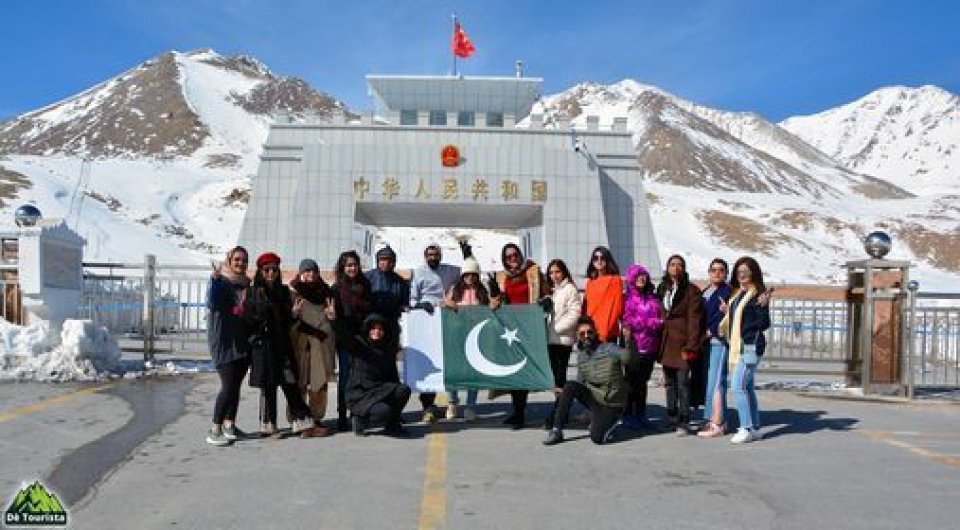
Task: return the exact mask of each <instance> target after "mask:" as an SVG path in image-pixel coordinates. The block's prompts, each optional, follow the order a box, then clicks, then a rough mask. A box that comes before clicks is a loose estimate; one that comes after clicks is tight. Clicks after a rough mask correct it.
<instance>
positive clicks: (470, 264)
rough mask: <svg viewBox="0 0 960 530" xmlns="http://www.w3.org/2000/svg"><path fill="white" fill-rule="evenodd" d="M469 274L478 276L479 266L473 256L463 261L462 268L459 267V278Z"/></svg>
mask: <svg viewBox="0 0 960 530" xmlns="http://www.w3.org/2000/svg"><path fill="white" fill-rule="evenodd" d="M470 273H473V274H476V275H478V276H479V275H480V264H479V263H477V260H476V258H474V257H473V256H470V257H469V258H467V259H465V260H463V266H461V267H460V276H463V275H464V274H470Z"/></svg>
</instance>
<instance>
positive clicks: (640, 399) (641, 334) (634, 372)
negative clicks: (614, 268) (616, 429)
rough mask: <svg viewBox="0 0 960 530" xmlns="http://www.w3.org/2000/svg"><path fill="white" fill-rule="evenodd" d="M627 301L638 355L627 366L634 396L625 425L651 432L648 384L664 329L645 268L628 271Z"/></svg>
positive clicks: (625, 319) (627, 316)
mask: <svg viewBox="0 0 960 530" xmlns="http://www.w3.org/2000/svg"><path fill="white" fill-rule="evenodd" d="M626 280H627V281H626V284H627V299H626V302H625V303H624V309H623V326H624V327H626V328H630V331H631V332H632V333H631V334H632V339H631V340H632V342H633V344H627V345H626V347H628V348H633V347H636V353H635V354H634V355H631V358H630V362H629V363H627V366H626V375H627V381H628V382H629V383H630V394H629V395H628V397H627V407H626V409H625V410H624V416H623V422H624V424H625V425H626V426H627V427H631V428H634V429H647V428H650V427H651V425H650V423H649V422H648V421H647V418H646V409H647V382H648V381H650V374H651V372H653V365H654V363H656V361H657V349H658V348H659V346H660V329H661V328H662V327H663V318H662V315H661V314H660V300H659V299H657V296H656V295H655V294H654V292H653V282H652V281H650V272H649V271H647V269H645V268H644V267H643V266H642V265H638V264H634V265H631V266H630V268H629V269H628V270H627V279H626Z"/></svg>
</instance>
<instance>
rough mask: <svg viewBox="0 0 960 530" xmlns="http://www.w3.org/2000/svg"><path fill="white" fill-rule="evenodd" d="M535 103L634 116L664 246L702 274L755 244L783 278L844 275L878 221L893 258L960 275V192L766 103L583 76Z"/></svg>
mask: <svg viewBox="0 0 960 530" xmlns="http://www.w3.org/2000/svg"><path fill="white" fill-rule="evenodd" d="M534 112H539V113H543V114H544V123H545V126H557V124H558V123H560V122H561V118H563V117H566V118H569V119H571V120H572V123H573V126H574V127H585V126H586V117H587V116H590V115H593V116H598V117H600V123H601V126H603V125H604V124H610V123H612V121H613V118H615V117H617V116H626V117H627V118H628V127H629V129H630V130H631V131H632V132H633V134H634V142H635V144H636V146H637V154H638V160H639V163H640V166H641V170H642V171H643V173H644V178H645V179H646V180H647V182H646V184H645V186H646V188H647V192H648V193H647V197H648V200H649V202H650V204H651V211H652V214H653V222H654V228H655V231H656V233H657V238H658V242H659V243H660V245H661V254H662V255H664V256H666V255H669V254H672V253H679V254H682V255H684V256H686V257H687V259H688V262H690V266H691V270H692V273H693V274H694V276H704V275H705V271H706V267H707V264H708V262H709V260H710V259H711V258H712V257H714V256H723V257H727V258H735V257H736V256H738V255H741V254H746V253H749V254H754V255H757V256H760V257H761V258H762V259H761V261H762V262H764V263H765V264H766V266H767V268H768V269H769V272H770V275H771V277H772V278H777V279H784V280H789V281H817V282H820V281H840V280H841V279H842V275H843V271H842V269H841V266H842V264H843V263H844V262H845V261H848V260H850V259H859V258H862V257H864V253H863V250H862V244H861V239H862V237H863V236H864V235H865V234H867V233H868V232H870V231H872V230H874V229H885V230H887V231H889V232H890V233H891V234H892V235H893V236H894V238H895V241H896V243H895V247H894V252H893V254H891V257H892V258H901V259H909V260H913V261H916V262H917V264H918V267H919V268H920V270H921V272H922V274H921V276H923V277H925V278H926V279H927V281H930V282H936V283H935V285H942V286H943V288H948V287H947V285H948V284H949V282H950V281H952V280H950V278H954V277H955V276H954V275H957V274H960V228H958V220H960V215H958V214H960V208H958V207H954V206H953V205H952V204H953V203H954V202H955V199H957V198H958V197H954V196H952V195H931V196H923V197H914V196H913V195H912V194H911V193H910V192H908V191H906V190H904V189H903V188H901V187H899V186H897V185H894V184H891V183H889V182H888V181H886V180H883V179H879V178H875V177H873V176H870V175H867V174H863V173H862V172H856V171H853V170H850V169H848V168H846V167H844V166H843V165H842V164H841V163H839V162H838V161H836V160H834V159H832V158H831V157H829V156H828V155H827V154H825V153H823V152H822V151H821V150H818V149H817V148H815V147H813V146H811V145H810V144H808V143H806V142H805V141H804V140H802V139H801V138H799V137H798V136H796V135H794V134H792V133H791V132H789V131H787V130H785V129H783V128H781V127H779V126H777V125H776V124H773V123H770V122H769V121H767V120H764V119H763V118H762V117H760V116H759V115H757V114H753V113H732V112H725V111H721V110H716V109H711V108H707V107H704V106H701V105H697V104H695V103H692V102H688V101H684V100H682V99H681V98H678V97H676V96H673V95H671V94H669V93H667V92H665V91H663V90H662V89H659V88H656V87H651V86H647V85H643V84H640V83H637V82H636V81H633V80H624V81H621V82H619V83H615V84H613V85H609V86H604V85H597V84H592V83H586V84H581V85H577V86H575V87H573V88H571V89H569V90H567V91H564V92H562V93H560V94H556V95H553V96H548V97H546V98H544V99H543V100H542V101H541V102H540V103H539V104H538V105H537V106H536V107H535V109H534ZM654 268H657V267H656V266H655V267H654ZM940 282H942V283H940Z"/></svg>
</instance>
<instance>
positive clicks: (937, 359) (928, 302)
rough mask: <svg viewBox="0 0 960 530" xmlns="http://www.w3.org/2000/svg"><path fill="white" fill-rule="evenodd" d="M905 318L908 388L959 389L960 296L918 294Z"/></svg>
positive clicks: (950, 294) (952, 294) (953, 294)
mask: <svg viewBox="0 0 960 530" xmlns="http://www.w3.org/2000/svg"><path fill="white" fill-rule="evenodd" d="M911 313H912V315H911ZM905 316H906V322H908V325H907V330H906V331H907V335H906V340H907V351H906V352H904V353H905V355H906V361H907V362H906V370H905V371H906V373H907V375H908V380H907V384H909V385H911V387H913V386H919V387H947V388H960V294H955V293H937V294H934V293H919V294H918V295H917V301H916V306H915V307H914V308H913V309H912V310H911V309H908V310H907V314H906V315H905ZM910 376H912V377H910ZM911 391H912V388H911Z"/></svg>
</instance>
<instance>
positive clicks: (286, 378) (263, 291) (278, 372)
mask: <svg viewBox="0 0 960 530" xmlns="http://www.w3.org/2000/svg"><path fill="white" fill-rule="evenodd" d="M244 315H245V317H246V318H247V320H248V321H249V322H250V324H251V329H252V332H251V335H250V343H251V345H252V355H251V365H250V386H253V387H258V388H260V422H261V429H260V432H261V433H262V434H263V435H266V436H274V435H277V434H279V430H278V429H277V387H278V386H279V387H280V388H281V389H282V390H283V395H284V397H286V398H287V404H288V405H289V407H290V414H291V415H292V416H293V418H294V420H293V425H292V426H291V427H292V431H293V432H294V433H295V434H301V435H304V436H305V437H309V436H311V435H312V433H313V431H314V429H313V427H314V425H313V418H312V416H311V415H310V409H309V408H308V407H307V404H306V403H304V401H303V397H302V396H301V395H300V391H299V390H298V388H297V374H296V371H295V369H294V366H295V363H294V360H293V345H292V344H291V342H290V328H291V327H292V326H293V322H294V319H293V299H292V297H291V296H290V290H289V289H287V287H286V286H284V285H283V283H282V282H281V281H280V257H279V256H277V255H276V254H274V253H273V252H267V253H265V254H262V255H260V257H259V258H257V272H256V274H255V275H254V277H253V285H252V286H251V287H250V293H249V295H248V296H247V299H246V302H245V307H244Z"/></svg>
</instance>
